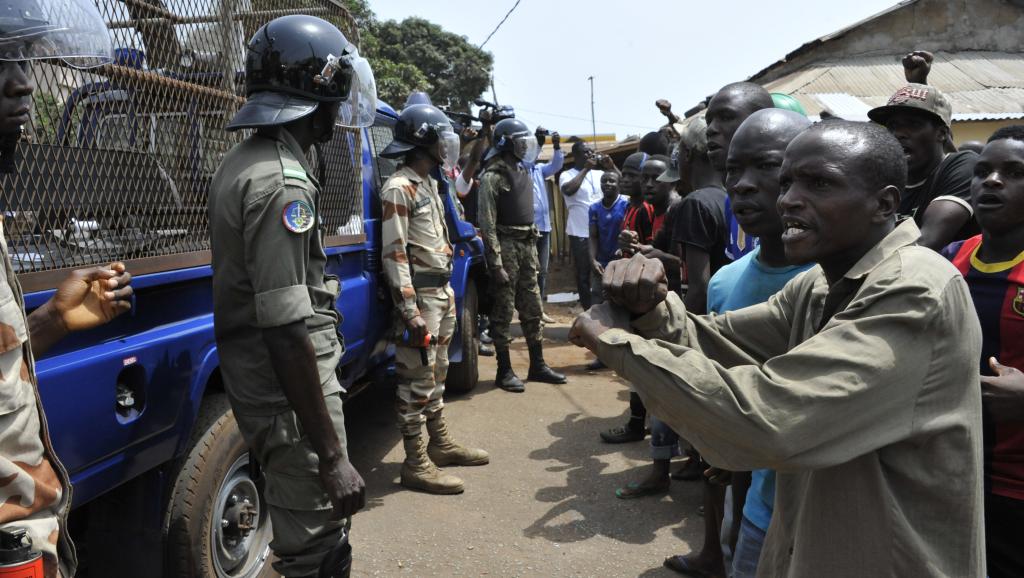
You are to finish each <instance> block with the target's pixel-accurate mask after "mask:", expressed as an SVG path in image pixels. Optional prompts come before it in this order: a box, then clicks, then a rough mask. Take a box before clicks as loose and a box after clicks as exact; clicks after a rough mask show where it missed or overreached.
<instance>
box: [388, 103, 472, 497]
mask: <svg viewBox="0 0 1024 578" xmlns="http://www.w3.org/2000/svg"><path fill="white" fill-rule="evenodd" d="M381 156H383V157H386V158H395V159H402V166H401V167H400V168H399V169H398V171H396V172H395V174H394V175H392V176H391V178H390V179H388V182H387V183H385V185H384V189H383V191H382V192H381V194H380V199H381V208H382V214H383V217H382V219H381V229H382V231H381V238H382V241H383V244H384V246H383V249H382V254H383V266H384V276H385V278H387V281H388V285H390V287H391V292H392V296H393V299H394V302H395V324H394V326H395V335H396V343H395V365H396V366H397V368H398V376H399V383H398V399H397V404H396V406H397V410H398V426H399V429H401V431H402V439H403V443H404V445H405V455H406V458H405V462H403V463H402V485H403V486H406V487H407V488H412V489H416V490H421V491H424V492H429V493H431V494H458V493H461V492H462V491H463V483H462V480H460V479H459V478H457V477H455V476H453V475H450V474H445V473H443V472H442V471H440V470H439V469H438V468H437V466H448V465H454V466H480V465H484V464H486V463H488V462H489V461H490V458H489V456H488V455H487V452H485V451H483V450H479V449H470V448H465V447H462V446H460V445H458V444H456V443H455V441H454V440H452V438H451V435H450V434H449V433H448V427H447V425H446V424H445V421H444V417H443V416H442V410H443V409H444V401H443V399H442V398H443V396H444V380H445V377H446V376H447V375H448V344H449V343H450V342H451V339H452V334H454V333H455V293H454V292H452V288H451V285H449V283H448V281H449V279H450V278H451V271H452V246H451V243H450V242H449V241H448V229H447V227H446V225H445V218H444V207H443V205H442V204H441V198H440V197H439V196H438V192H437V181H436V180H434V178H432V177H431V176H430V175H431V172H433V171H435V170H436V169H437V168H438V167H439V166H441V165H444V167H445V169H446V170H450V169H451V167H452V166H454V164H455V162H456V160H457V159H458V156H459V137H458V136H457V135H456V134H455V133H454V132H453V131H452V127H451V124H450V122H449V121H448V117H446V116H445V115H444V113H443V112H441V111H440V110H438V109H437V108H434V107H433V106H431V105H429V104H414V105H410V106H408V107H406V108H405V110H403V111H402V114H401V115H399V118H398V122H397V123H396V124H395V139H394V141H392V142H391V144H389V145H388V147H387V148H386V149H384V151H383V152H382V153H381ZM424 356H425V357H424ZM424 417H425V418H426V420H424ZM424 421H426V424H427V433H428V434H429V436H430V442H429V443H428V444H427V445H426V447H424V444H423V439H422V427H423V422H424Z"/></svg>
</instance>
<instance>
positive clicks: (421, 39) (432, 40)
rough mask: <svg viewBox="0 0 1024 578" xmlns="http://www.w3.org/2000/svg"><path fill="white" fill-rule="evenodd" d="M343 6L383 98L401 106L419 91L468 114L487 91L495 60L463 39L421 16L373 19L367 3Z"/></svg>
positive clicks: (351, 1)
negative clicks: (470, 107)
mask: <svg viewBox="0 0 1024 578" xmlns="http://www.w3.org/2000/svg"><path fill="white" fill-rule="evenodd" d="M345 7H346V8H348V10H349V12H350V13H351V14H352V17H353V18H354V19H355V21H356V25H357V26H358V27H359V35H360V47H359V51H360V53H362V55H363V56H365V57H366V58H367V59H368V60H369V61H370V65H371V66H372V67H373V74H374V76H375V77H376V79H377V94H378V96H379V97H380V98H381V100H383V101H385V102H388V103H390V104H391V105H393V106H401V105H402V103H404V102H405V99H406V97H408V96H409V93H410V92H413V91H415V90H422V91H425V92H427V93H428V94H430V98H431V99H432V100H433V101H434V103H435V104H439V105H444V106H449V107H451V108H452V109H455V110H469V105H470V104H471V103H472V102H473V99H475V98H477V97H479V96H480V95H481V94H483V93H484V91H485V90H487V86H488V84H489V82H490V78H491V69H492V67H493V65H494V59H493V57H492V56H491V54H490V53H489V52H485V51H483V50H480V49H479V48H477V47H475V46H473V45H472V44H470V43H469V40H467V39H466V37H465V36H459V35H458V34H454V33H452V32H448V31H446V30H444V29H443V28H441V27H440V26H438V25H437V24H434V23H432V22H429V21H427V20H424V19H422V18H406V19H405V20H402V21H401V22H396V21H394V20H386V21H380V20H377V18H376V16H375V15H374V13H373V11H372V10H371V9H370V6H369V4H368V2H367V0H345Z"/></svg>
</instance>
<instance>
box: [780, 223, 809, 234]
mask: <svg viewBox="0 0 1024 578" xmlns="http://www.w3.org/2000/svg"><path fill="white" fill-rule="evenodd" d="M784 224H785V225H786V232H785V235H786V236H787V237H792V236H795V235H799V234H800V233H803V232H804V231H806V230H807V227H805V226H803V225H802V224H800V223H797V222H796V221H786V222H785V223H784Z"/></svg>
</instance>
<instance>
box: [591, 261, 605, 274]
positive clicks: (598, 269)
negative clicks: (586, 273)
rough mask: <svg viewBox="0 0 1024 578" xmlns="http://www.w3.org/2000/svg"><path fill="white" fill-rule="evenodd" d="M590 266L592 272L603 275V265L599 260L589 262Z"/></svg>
mask: <svg viewBox="0 0 1024 578" xmlns="http://www.w3.org/2000/svg"><path fill="white" fill-rule="evenodd" d="M590 268H591V269H593V271H594V273H597V274H598V275H604V265H601V262H600V261H598V260H597V259H594V260H593V261H591V262H590Z"/></svg>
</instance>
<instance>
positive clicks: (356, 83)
mask: <svg viewBox="0 0 1024 578" xmlns="http://www.w3.org/2000/svg"><path fill="white" fill-rule="evenodd" d="M343 59H344V60H345V61H347V62H348V64H349V65H350V66H351V67H352V86H351V88H350V89H349V92H348V98H346V99H345V100H343V101H341V105H340V107H339V109H338V122H339V123H341V125H342V126H347V127H351V128H365V127H368V126H372V125H373V120H374V117H375V116H376V113H377V81H376V80H374V78H373V70H372V69H371V68H370V63H369V62H368V61H367V60H366V59H365V58H363V57H362V56H359V52H358V51H357V50H356V49H355V47H352V49H351V51H350V52H347V53H346V54H345V56H344V57H343Z"/></svg>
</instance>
